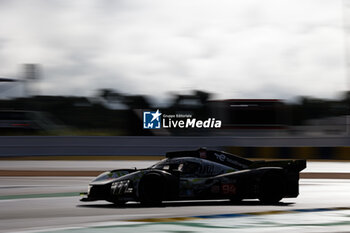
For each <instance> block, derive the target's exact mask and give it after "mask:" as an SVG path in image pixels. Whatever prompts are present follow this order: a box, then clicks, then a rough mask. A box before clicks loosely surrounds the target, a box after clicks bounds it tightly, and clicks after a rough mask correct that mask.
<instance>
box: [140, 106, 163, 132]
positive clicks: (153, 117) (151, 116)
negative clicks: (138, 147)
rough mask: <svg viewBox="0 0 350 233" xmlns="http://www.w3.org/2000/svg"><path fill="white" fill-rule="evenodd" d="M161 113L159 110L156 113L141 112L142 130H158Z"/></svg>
mask: <svg viewBox="0 0 350 233" xmlns="http://www.w3.org/2000/svg"><path fill="white" fill-rule="evenodd" d="M161 115H162V113H160V112H159V109H158V110H157V111H156V112H143V128H144V129H160V126H161V124H160V120H161V117H160V116H161Z"/></svg>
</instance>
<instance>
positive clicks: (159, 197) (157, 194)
mask: <svg viewBox="0 0 350 233" xmlns="http://www.w3.org/2000/svg"><path fill="white" fill-rule="evenodd" d="M164 191H165V179H164V177H163V175H162V174H159V173H156V172H151V173H148V174H146V175H144V176H143V177H142V179H141V180H140V185H139V197H140V201H141V203H142V204H144V205H147V206H156V205H160V204H161V203H162V201H163V199H164Z"/></svg>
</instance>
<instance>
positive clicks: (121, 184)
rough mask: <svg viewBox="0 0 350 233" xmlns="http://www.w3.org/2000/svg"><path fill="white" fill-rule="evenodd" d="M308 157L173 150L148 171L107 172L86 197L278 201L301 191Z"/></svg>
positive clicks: (123, 200)
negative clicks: (263, 157) (272, 158)
mask: <svg viewBox="0 0 350 233" xmlns="http://www.w3.org/2000/svg"><path fill="white" fill-rule="evenodd" d="M305 167H306V161H305V160H277V161H251V160H248V159H244V158H242V157H239V156H236V155H233V154H230V153H226V152H223V151H216V150H205V151H203V150H193V151H176V152H168V153H167V154H166V159H164V160H162V161H160V162H158V163H156V164H155V165H153V166H151V167H149V168H146V169H139V170H138V169H118V170H113V171H108V172H105V173H102V174H101V175H99V176H98V177H97V178H95V179H94V180H93V181H92V182H91V183H90V184H89V189H88V192H87V193H84V194H85V195H86V197H84V198H82V199H81V201H96V200H106V201H109V202H113V203H115V204H125V203H126V202H128V201H137V202H141V203H144V204H151V205H153V204H157V203H158V204H159V203H161V202H162V201H168V200H209V199H231V200H232V201H240V200H242V199H259V200H260V201H261V202H263V203H278V202H279V201H280V200H281V199H282V198H292V197H297V196H298V195H299V173H300V171H301V170H303V169H304V168H305Z"/></svg>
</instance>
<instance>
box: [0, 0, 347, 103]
mask: <svg viewBox="0 0 350 233" xmlns="http://www.w3.org/2000/svg"><path fill="white" fill-rule="evenodd" d="M349 18H350V16H349ZM343 23H344V21H343V9H342V1H341V0H293V1H290V0H264V1H261V0H234V1H233V0H182V1H181V0H74V1H72V0H31V1H27V0H22V1H19V0H0V76H1V77H18V76H20V75H21V72H20V68H21V67H20V64H22V63H39V64H41V65H42V69H43V78H42V80H41V83H40V88H41V94H53V95H55V94H57V95H62V94H68V95H89V96H91V95H93V94H94V93H95V90H96V89H99V88H113V89H116V90H118V91H120V92H123V93H132V94H137V93H138V94H148V95H153V96H164V95H165V94H166V93H168V92H171V91H179V90H181V91H186V90H191V89H201V90H206V91H209V92H213V93H216V94H218V95H217V98H282V99H290V98H293V97H295V96H298V95H310V96H316V97H331V98H332V97H333V98H334V97H335V96H336V94H339V92H340V91H343V90H345V89H346V86H347V85H348V84H347V83H349V82H347V81H346V72H345V71H346V70H345V67H346V66H345V59H344V58H345V46H344V45H345V43H344V38H345V37H344V25H343Z"/></svg>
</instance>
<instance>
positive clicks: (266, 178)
mask: <svg viewBox="0 0 350 233" xmlns="http://www.w3.org/2000/svg"><path fill="white" fill-rule="evenodd" d="M259 187H260V195H259V200H260V201H261V202H262V203H264V204H277V203H279V202H280V200H282V198H283V196H284V193H285V175H284V174H283V173H282V172H281V171H269V172H267V173H265V174H264V175H263V177H262V179H261V181H260V185H259Z"/></svg>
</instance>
